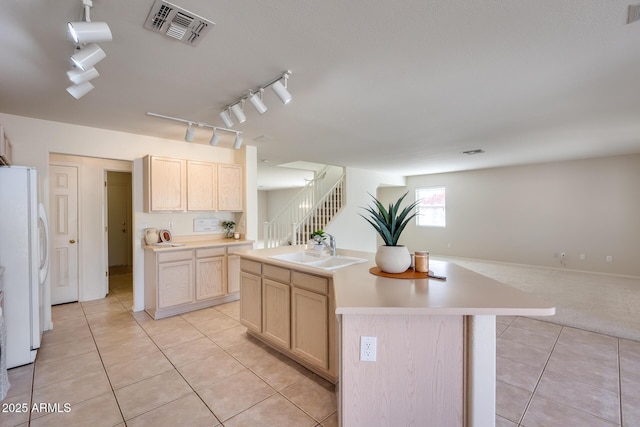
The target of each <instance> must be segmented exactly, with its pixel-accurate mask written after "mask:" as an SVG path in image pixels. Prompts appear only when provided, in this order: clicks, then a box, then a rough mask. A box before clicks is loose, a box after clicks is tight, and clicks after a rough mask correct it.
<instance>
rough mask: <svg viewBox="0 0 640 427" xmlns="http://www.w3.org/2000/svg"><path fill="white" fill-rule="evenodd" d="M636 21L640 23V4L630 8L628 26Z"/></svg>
mask: <svg viewBox="0 0 640 427" xmlns="http://www.w3.org/2000/svg"><path fill="white" fill-rule="evenodd" d="M635 21H640V3H638V4H632V5H630V6H629V21H628V22H627V24H631V23H632V22H635Z"/></svg>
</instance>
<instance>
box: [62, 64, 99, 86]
mask: <svg viewBox="0 0 640 427" xmlns="http://www.w3.org/2000/svg"><path fill="white" fill-rule="evenodd" d="M99 75H100V74H99V73H98V70H96V69H95V68H89V69H88V70H87V71H82V70H69V71H67V77H69V80H71V81H72V82H73V83H74V84H77V85H79V84H80V83H84V82H88V81H89V80H91V79H95V78H96V77H98V76H99Z"/></svg>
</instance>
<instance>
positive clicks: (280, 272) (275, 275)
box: [262, 264, 291, 284]
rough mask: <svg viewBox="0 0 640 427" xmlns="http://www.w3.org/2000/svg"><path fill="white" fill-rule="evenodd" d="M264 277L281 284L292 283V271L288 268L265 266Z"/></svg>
mask: <svg viewBox="0 0 640 427" xmlns="http://www.w3.org/2000/svg"><path fill="white" fill-rule="evenodd" d="M262 275H263V276H264V277H266V278H268V279H272V280H276V281H278V282H280V283H286V284H289V282H290V281H291V275H290V270H287V269H286V268H281V267H276V266H275V265H270V264H265V265H264V266H263V268H262Z"/></svg>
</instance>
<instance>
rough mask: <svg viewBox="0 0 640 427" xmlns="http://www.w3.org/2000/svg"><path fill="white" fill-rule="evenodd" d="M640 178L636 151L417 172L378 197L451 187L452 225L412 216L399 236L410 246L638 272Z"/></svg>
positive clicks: (385, 198)
mask: <svg viewBox="0 0 640 427" xmlns="http://www.w3.org/2000/svg"><path fill="white" fill-rule="evenodd" d="M639 184H640V154H636V155H627V156H616V157H605V158H597V159H585V160H576V161H566V162H557V163H545V164H538V165H527V166H518V167H505V168H494V169H484V170H476V171H467V172H457V173H446V174H436V175H422V176H413V177H409V178H408V179H407V186H406V187H405V188H393V189H391V188H389V189H381V190H380V192H379V197H380V199H381V200H382V201H383V202H384V203H385V204H386V203H388V202H390V201H392V200H396V199H397V198H398V197H399V196H400V195H402V194H403V193H404V192H405V191H407V190H409V192H410V193H409V196H407V199H405V200H410V201H412V200H415V189H416V188H417V187H429V186H438V185H444V186H445V187H446V204H447V206H446V210H447V212H446V215H447V226H446V228H434V227H416V226H415V222H413V221H412V222H411V223H410V224H409V225H408V226H407V228H406V229H405V232H404V234H403V236H402V238H401V240H400V243H401V244H405V245H407V246H408V247H409V249H410V250H412V251H413V250H420V249H425V250H429V251H431V252H432V253H434V254H442V255H451V256H460V257H468V258H478V259H486V260H496V261H503V262H514V263H522V264H531V265H540V266H547V267H561V268H564V267H566V268H569V269H577V270H586V271H597V272H603V273H615V274H623V275H632V276H640V263H639V262H638V255H639V254H640V238H639V236H640V190H639V187H638V186H639ZM561 252H565V253H566V255H567V256H566V259H565V263H564V267H563V265H562V264H561V262H560V261H561V259H560V258H559V257H555V256H554V254H559V253H561ZM580 254H584V255H585V260H580ZM606 256H612V257H613V262H606Z"/></svg>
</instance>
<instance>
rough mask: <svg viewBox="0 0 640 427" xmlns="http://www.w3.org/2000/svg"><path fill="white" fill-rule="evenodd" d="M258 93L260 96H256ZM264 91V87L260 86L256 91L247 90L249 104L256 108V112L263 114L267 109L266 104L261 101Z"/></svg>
mask: <svg viewBox="0 0 640 427" xmlns="http://www.w3.org/2000/svg"><path fill="white" fill-rule="evenodd" d="M258 93H259V94H260V96H258ZM263 93H264V89H262V88H260V90H259V91H258V92H255V93H251V92H249V101H251V105H253V108H255V109H256V111H257V112H258V114H260V115H263V114H264V113H265V112H266V111H267V107H266V105H264V102H262V94H263Z"/></svg>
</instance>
